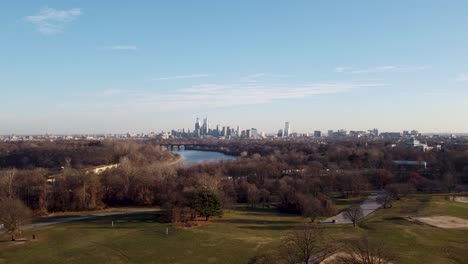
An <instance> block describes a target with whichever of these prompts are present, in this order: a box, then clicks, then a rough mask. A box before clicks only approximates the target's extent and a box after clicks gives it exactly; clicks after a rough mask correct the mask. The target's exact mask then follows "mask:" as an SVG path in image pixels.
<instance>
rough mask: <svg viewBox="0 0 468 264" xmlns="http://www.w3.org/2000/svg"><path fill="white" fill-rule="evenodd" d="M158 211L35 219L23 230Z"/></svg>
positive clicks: (130, 210) (131, 211) (145, 210)
mask: <svg viewBox="0 0 468 264" xmlns="http://www.w3.org/2000/svg"><path fill="white" fill-rule="evenodd" d="M159 210H160V209H157V208H131V209H127V210H125V211H117V212H107V213H96V214H90V215H84V216H63V217H44V218H39V219H36V220H37V222H36V223H33V224H29V225H27V226H26V227H25V228H26V229H29V228H36V227H43V226H50V225H56V224H62V223H68V222H75V221H83V220H90V219H94V218H98V217H104V216H112V215H127V214H135V213H146V212H155V211H159Z"/></svg>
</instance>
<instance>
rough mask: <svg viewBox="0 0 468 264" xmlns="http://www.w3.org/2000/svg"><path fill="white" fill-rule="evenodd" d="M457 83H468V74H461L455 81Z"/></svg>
mask: <svg viewBox="0 0 468 264" xmlns="http://www.w3.org/2000/svg"><path fill="white" fill-rule="evenodd" d="M455 80H456V81H457V82H468V74H466V73H460V74H459V75H458V77H457V78H456V79H455Z"/></svg>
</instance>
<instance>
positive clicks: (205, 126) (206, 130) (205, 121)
mask: <svg viewBox="0 0 468 264" xmlns="http://www.w3.org/2000/svg"><path fill="white" fill-rule="evenodd" d="M209 130H210V126H209V124H208V118H206V117H205V118H204V119H203V126H202V134H203V135H208V133H209Z"/></svg>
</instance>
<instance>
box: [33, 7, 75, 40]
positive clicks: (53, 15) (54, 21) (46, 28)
mask: <svg viewBox="0 0 468 264" xmlns="http://www.w3.org/2000/svg"><path fill="white" fill-rule="evenodd" d="M81 15H82V12H81V9H80V8H72V9H69V10H57V9H53V8H49V7H45V8H42V9H41V10H40V11H39V13H37V14H36V15H32V16H26V17H24V19H25V20H26V21H27V22H29V23H32V24H33V25H35V26H36V29H37V30H38V31H39V32H41V33H42V34H47V35H50V34H57V33H61V32H63V30H64V28H65V25H66V24H67V23H69V22H71V21H73V20H75V19H76V18H77V17H79V16H81Z"/></svg>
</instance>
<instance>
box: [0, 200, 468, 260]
mask: <svg viewBox="0 0 468 264" xmlns="http://www.w3.org/2000/svg"><path fill="white" fill-rule="evenodd" d="M343 203H345V202H343ZM354 203H355V202H354V201H350V202H349V204H354ZM427 215H449V216H456V217H461V218H466V219H468V204H463V203H457V202H451V201H446V200H444V198H443V197H430V196H414V197H411V198H406V199H404V200H401V201H398V202H396V203H395V204H394V206H393V207H392V208H390V209H385V210H379V211H377V212H375V213H374V214H372V215H371V216H370V217H369V218H367V219H366V220H365V221H362V222H361V224H360V226H359V227H357V228H352V227H351V226H349V225H335V226H331V225H330V226H328V225H327V226H326V233H327V234H328V235H329V236H330V237H331V239H333V240H334V241H337V242H338V243H341V242H344V241H346V240H350V239H354V238H357V237H359V236H360V235H363V234H367V235H369V236H370V237H373V238H377V239H379V240H382V241H385V242H386V243H387V244H388V246H389V248H390V249H391V250H392V251H394V252H396V253H397V254H398V255H399V256H400V261H399V262H398V263H444V264H445V263H467V260H468V230H467V229H465V230H446V229H440V228H434V227H430V226H426V225H420V224H417V223H414V222H410V221H408V220H406V217H408V216H427ZM112 220H115V221H116V226H115V227H114V228H112V227H111V224H110V223H111V221H112ZM306 221H308V220H307V219H304V218H301V217H299V216H294V215H287V214H279V213H277V212H275V211H274V210H273V209H246V208H239V209H236V210H230V211H226V212H225V215H224V216H223V218H216V219H213V221H210V222H208V223H201V225H200V226H198V227H192V228H173V227H172V226H171V225H168V224H163V223H159V213H158V212H151V213H138V214H132V215H125V216H109V217H102V218H98V219H94V220H88V221H85V222H74V223H64V224H59V225H55V226H49V227H44V228H42V229H39V230H35V231H34V233H35V234H36V235H37V237H38V241H36V242H27V243H24V244H12V243H10V242H0V263H2V264H3V263H39V264H40V263H100V264H101V263H247V261H248V260H249V259H250V258H251V257H252V256H254V255H257V254H261V253H263V252H268V251H276V250H277V249H278V247H279V245H280V243H281V237H283V236H285V235H286V234H287V232H288V231H289V230H291V229H292V228H294V227H295V226H297V225H299V224H301V223H303V222H306ZM166 227H169V235H166V234H165V229H166ZM31 232H32V231H28V232H27V234H25V236H31V234H32V233H31ZM0 240H2V239H0ZM3 240H7V237H3Z"/></svg>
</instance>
